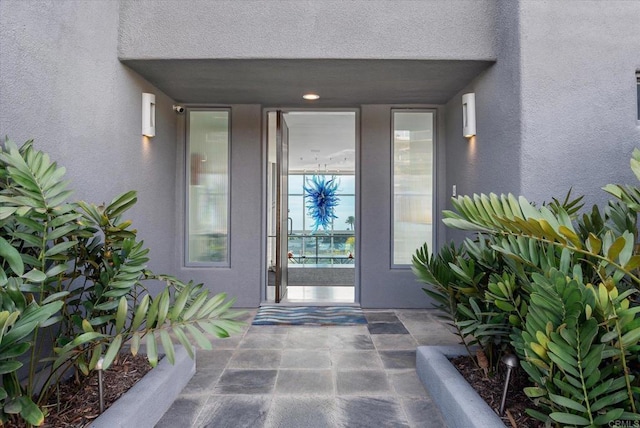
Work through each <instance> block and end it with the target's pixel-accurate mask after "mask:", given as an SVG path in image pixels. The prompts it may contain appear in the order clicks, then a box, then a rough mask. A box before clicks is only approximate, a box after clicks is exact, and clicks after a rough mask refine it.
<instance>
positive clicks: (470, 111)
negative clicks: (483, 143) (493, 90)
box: [462, 93, 476, 138]
mask: <svg viewBox="0 0 640 428" xmlns="http://www.w3.org/2000/svg"><path fill="white" fill-rule="evenodd" d="M462 135H464V136H465V137H466V138H471V137H473V136H474V135H476V94H475V93H469V94H464V95H462Z"/></svg>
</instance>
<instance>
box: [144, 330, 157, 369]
mask: <svg viewBox="0 0 640 428" xmlns="http://www.w3.org/2000/svg"><path fill="white" fill-rule="evenodd" d="M146 337H147V339H146V340H147V359H148V360H149V364H151V367H155V366H157V365H158V348H157V346H158V345H157V344H156V338H155V337H154V335H153V332H150V333H148V334H147V336H146Z"/></svg>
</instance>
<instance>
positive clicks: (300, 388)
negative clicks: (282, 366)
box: [276, 370, 333, 395]
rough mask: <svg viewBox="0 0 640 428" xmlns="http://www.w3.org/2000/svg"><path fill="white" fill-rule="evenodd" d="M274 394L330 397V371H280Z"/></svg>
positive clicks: (331, 380)
mask: <svg viewBox="0 0 640 428" xmlns="http://www.w3.org/2000/svg"><path fill="white" fill-rule="evenodd" d="M276 394H293V395H300V394H304V395H332V394H333V372H332V371H331V370H280V371H279V372H278V380H277V381H276Z"/></svg>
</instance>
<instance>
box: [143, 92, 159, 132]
mask: <svg viewBox="0 0 640 428" xmlns="http://www.w3.org/2000/svg"><path fill="white" fill-rule="evenodd" d="M142 135H144V136H145V137H155V136H156V96H155V95H154V94H148V93H146V92H143V93H142Z"/></svg>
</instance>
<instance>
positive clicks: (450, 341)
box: [413, 331, 460, 346]
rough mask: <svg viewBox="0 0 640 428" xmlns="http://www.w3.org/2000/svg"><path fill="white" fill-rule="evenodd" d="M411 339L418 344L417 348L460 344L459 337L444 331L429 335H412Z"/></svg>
mask: <svg viewBox="0 0 640 428" xmlns="http://www.w3.org/2000/svg"><path fill="white" fill-rule="evenodd" d="M413 337H414V339H416V342H418V346H424V345H458V344H460V337H458V336H456V335H455V334H452V333H449V332H445V331H439V332H438V331H435V332H432V333H430V334H418V335H413Z"/></svg>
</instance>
